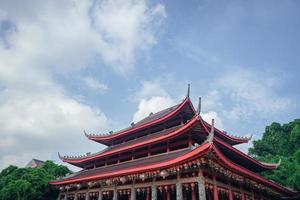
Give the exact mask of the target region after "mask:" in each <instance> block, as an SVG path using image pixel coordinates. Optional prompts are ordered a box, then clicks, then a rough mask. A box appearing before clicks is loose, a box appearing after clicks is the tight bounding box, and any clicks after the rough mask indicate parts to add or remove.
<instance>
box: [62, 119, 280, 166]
mask: <svg viewBox="0 0 300 200" xmlns="http://www.w3.org/2000/svg"><path fill="white" fill-rule="evenodd" d="M193 127H198V128H197V130H200V129H199V128H201V127H202V130H203V131H204V133H206V134H207V135H208V134H209V133H210V132H211V130H212V126H211V125H210V130H209V129H208V128H207V126H205V125H204V123H203V121H202V119H201V117H199V116H198V115H195V116H194V117H193V118H192V119H191V120H190V121H189V122H187V123H186V124H184V125H180V126H176V127H172V128H169V129H166V130H163V131H160V132H157V133H154V134H150V135H147V136H144V137H140V138H137V139H135V140H130V141H127V142H124V143H121V144H118V145H115V146H110V147H108V148H106V149H104V150H103V151H100V152H98V153H95V154H90V155H87V156H79V157H67V156H60V158H61V159H62V160H63V161H64V162H68V163H70V164H73V165H75V166H78V167H82V166H83V165H84V163H87V162H89V161H93V160H95V159H101V158H104V157H107V156H111V155H114V154H116V153H122V152H124V151H128V150H130V149H136V148H139V147H143V146H145V145H150V144H153V143H157V142H161V141H165V140H167V139H170V138H174V137H176V136H178V135H180V134H183V133H185V132H187V131H188V130H191V129H192V128H193ZM216 133H218V132H217V131H216V129H215V128H214V134H215V135H216V137H215V138H214V140H215V142H216V145H218V146H219V148H220V149H221V150H222V152H223V153H224V154H225V155H226V156H227V157H228V158H229V159H231V160H232V161H234V162H236V163H239V165H242V166H244V167H246V168H248V169H250V170H251V171H254V172H261V171H266V170H273V169H276V168H277V167H278V164H265V163H261V162H259V161H257V160H255V159H253V158H251V157H250V156H248V155H247V154H244V153H243V152H241V151H239V150H237V149H236V148H234V147H232V146H230V145H229V144H227V143H226V142H223V141H222V140H221V139H220V138H219V135H217V134H216ZM205 137H206V136H205Z"/></svg>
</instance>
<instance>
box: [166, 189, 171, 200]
mask: <svg viewBox="0 0 300 200" xmlns="http://www.w3.org/2000/svg"><path fill="white" fill-rule="evenodd" d="M166 192H167V200H171V194H170V189H169V187H168V186H166Z"/></svg>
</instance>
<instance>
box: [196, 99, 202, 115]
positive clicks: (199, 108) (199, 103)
mask: <svg viewBox="0 0 300 200" xmlns="http://www.w3.org/2000/svg"><path fill="white" fill-rule="evenodd" d="M200 112H201V97H199V102H198V109H197V113H198V115H200Z"/></svg>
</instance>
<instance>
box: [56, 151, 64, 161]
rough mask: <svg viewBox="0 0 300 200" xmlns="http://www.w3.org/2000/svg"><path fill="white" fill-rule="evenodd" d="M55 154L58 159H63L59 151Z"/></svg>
mask: <svg viewBox="0 0 300 200" xmlns="http://www.w3.org/2000/svg"><path fill="white" fill-rule="evenodd" d="M57 155H58V157H59V159H61V160H63V159H64V156H62V155H60V153H59V152H57Z"/></svg>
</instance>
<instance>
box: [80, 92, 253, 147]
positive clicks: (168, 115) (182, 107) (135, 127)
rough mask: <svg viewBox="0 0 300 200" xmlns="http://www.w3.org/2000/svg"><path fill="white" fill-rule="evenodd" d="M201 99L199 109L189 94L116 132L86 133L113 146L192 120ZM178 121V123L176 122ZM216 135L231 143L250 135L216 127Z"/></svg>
mask: <svg viewBox="0 0 300 200" xmlns="http://www.w3.org/2000/svg"><path fill="white" fill-rule="evenodd" d="M200 107H201V101H200V100H199V106H198V111H196V110H195V108H194V106H193V104H192V102H191V100H190V98H189V97H188V96H187V97H186V98H185V99H184V100H183V101H182V102H181V103H180V104H177V105H175V106H172V107H169V108H167V109H164V110H162V111H159V112H157V113H154V114H153V113H150V115H149V116H148V117H146V118H144V119H142V120H141V121H139V122H137V123H132V124H131V126H130V127H128V128H125V129H123V130H120V131H117V132H115V133H113V132H110V133H109V134H99V135H96V134H87V133H85V135H86V136H87V137H88V138H89V139H90V140H94V141H96V142H99V143H102V144H105V145H107V146H112V145H115V144H118V143H123V142H125V141H129V140H133V139H136V138H139V137H142V136H144V135H147V134H149V133H150V134H152V133H155V132H157V131H160V130H163V129H165V128H168V127H166V126H169V127H171V126H173V125H178V123H184V122H186V121H188V120H190V119H191V118H192V117H193V116H195V115H196V114H197V112H199V113H200ZM172 123H173V124H172ZM176 123H177V124H176ZM204 124H205V126H206V127H208V128H210V125H209V123H207V122H204ZM216 135H217V136H218V137H220V138H221V139H222V140H223V141H225V142H226V143H228V144H230V145H236V144H241V143H247V142H248V141H249V140H250V139H251V136H250V137H237V136H232V135H229V134H227V133H226V132H224V131H221V130H219V129H216Z"/></svg>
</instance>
